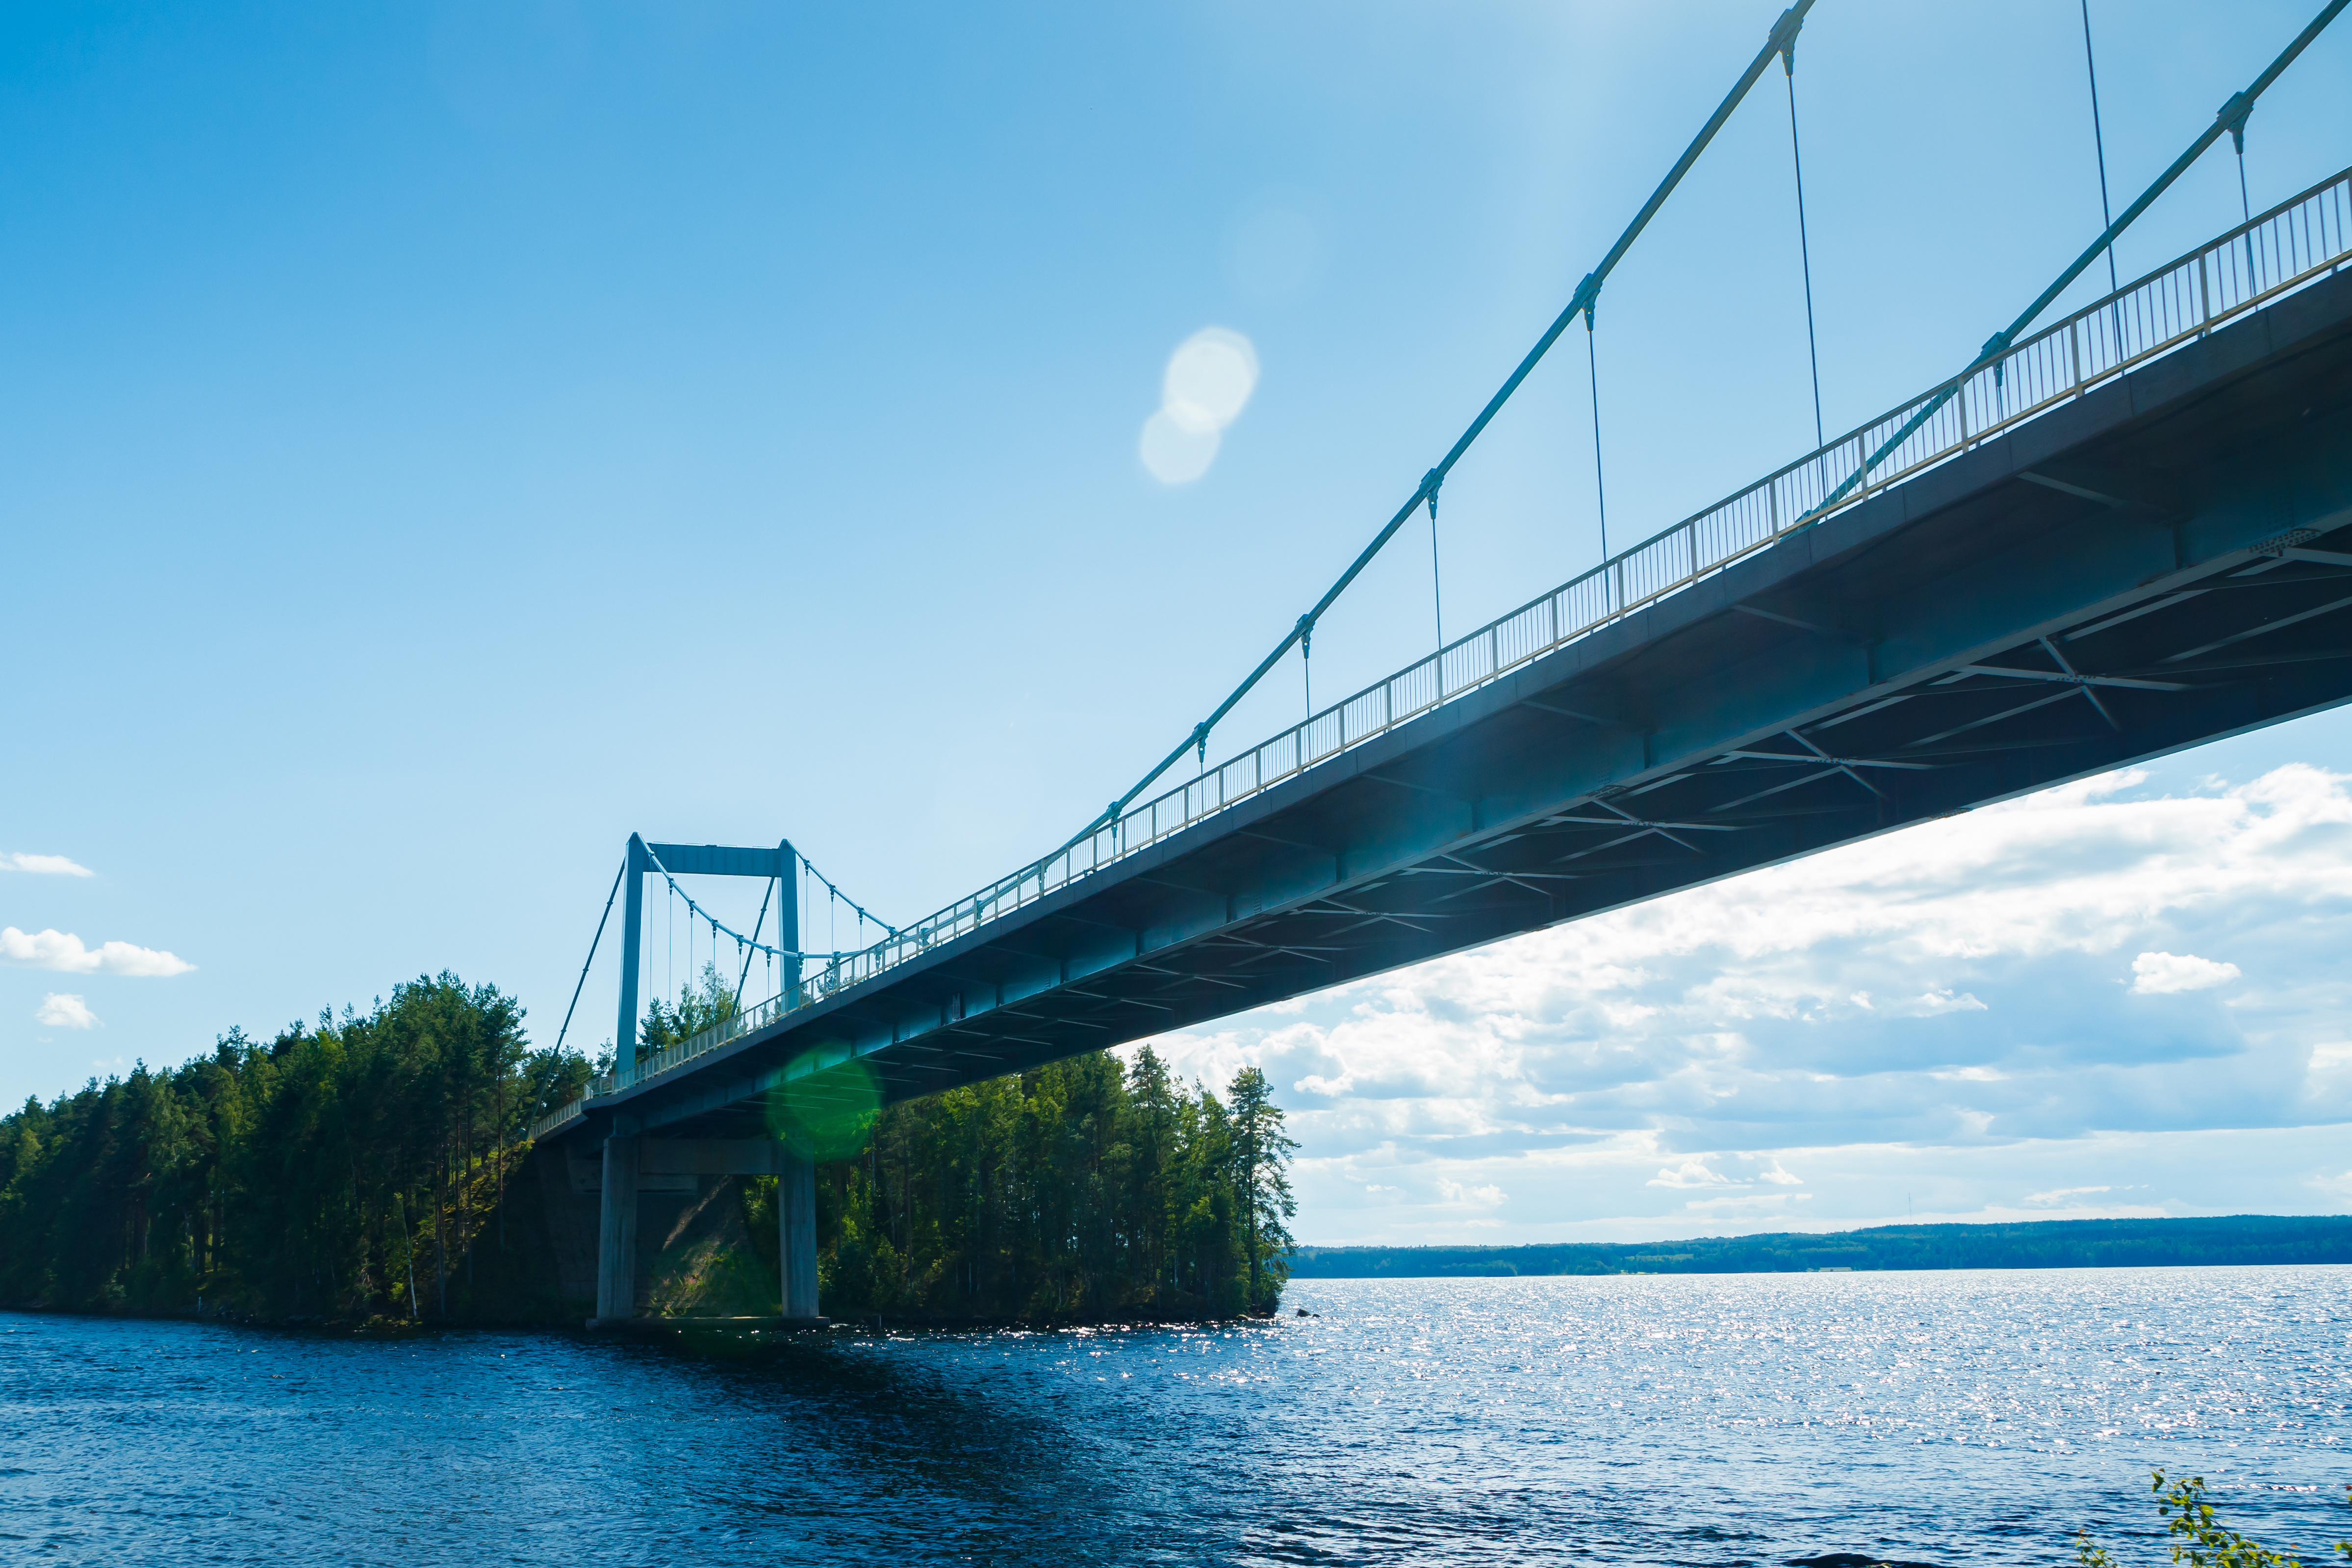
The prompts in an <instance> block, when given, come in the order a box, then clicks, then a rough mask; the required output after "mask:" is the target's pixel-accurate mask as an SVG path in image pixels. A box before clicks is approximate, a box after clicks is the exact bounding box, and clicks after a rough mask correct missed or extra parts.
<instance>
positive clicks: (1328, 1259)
mask: <svg viewBox="0 0 2352 1568" xmlns="http://www.w3.org/2000/svg"><path fill="white" fill-rule="evenodd" d="M2288 1263H2352V1215H2221V1216H2217V1217H2212V1218H2200V1219H2063V1220H2029V1221H2022V1222H2019V1223H2015V1224H2009V1225H1958V1224H1949V1225H1885V1226H1870V1227H1868V1228H1866V1229H1862V1230H1840V1231H1822V1232H1787V1231H1782V1232H1774V1233H1772V1234H1769V1235H1763V1236H1730V1237H1696V1238H1693V1239H1691V1240H1686V1241H1640V1242H1536V1243H1531V1244H1528V1245H1525V1246H1518V1247H1299V1248H1298V1249H1297V1251H1295V1252H1293V1253H1292V1254H1291V1255H1290V1277H1291V1278H1292V1279H1446V1278H1461V1279H1477V1278H1494V1277H1497V1276H1507V1275H1520V1274H1528V1275H1563V1274H1569V1275H1576V1274H1581V1275H1594V1274H1807V1273H1821V1272H1847V1271H1851V1272H1854V1273H1864V1272H1878V1271H1882V1270H1885V1269H1895V1268H2158V1267H2173V1268H2179V1267H2210V1266H2219V1265H2231V1264H2239V1265H2244V1264H2288Z"/></svg>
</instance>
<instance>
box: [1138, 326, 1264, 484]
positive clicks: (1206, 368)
mask: <svg viewBox="0 0 2352 1568" xmlns="http://www.w3.org/2000/svg"><path fill="white" fill-rule="evenodd" d="M1256 390H1257V350H1256V349H1255V348H1253V347H1252V346H1251V345H1250V341H1249V340H1248V339H1247V338H1245V337H1244V336H1242V335H1241V334H1240V333H1239V332H1236V331H1229V330H1228V329H1226V328H1223V327H1203V328H1202V329H1201V330H1200V331H1197V332H1194V333H1193V334H1192V336H1191V337H1189V338H1186V339H1185V340H1184V341H1183V342H1181V343H1179V344H1177V345H1176V352H1175V353H1172V354H1171V355H1169V356H1168V369H1167V371H1166V372H1165V373H1164V374H1162V375H1161V377H1160V411H1159V412H1158V413H1156V414H1154V415H1153V416H1151V417H1150V418H1149V419H1147V420H1145V421H1144V422H1143V436H1142V438H1141V440H1140V442H1139V445H1138V450H1139V455H1140V456H1141V457H1142V458H1143V466H1144V468H1145V469H1146V470H1148V471H1149V472H1150V475H1151V477H1152V478H1153V479H1158V480H1159V481H1160V483H1161V484H1163V485H1181V484H1189V483H1191V482H1192V480H1194V479H1199V478H1200V477H1201V476H1202V474H1205V473H1207V472H1208V471H1209V465H1210V464H1212V463H1213V462H1215V461H1216V460H1217V450H1218V448H1219V447H1221V446H1223V430H1224V428H1225V426H1228V425H1231V424H1232V423H1233V422H1234V420H1235V419H1238V418H1239V417H1241V412H1242V410H1243V409H1244V408H1245V407H1247V406H1248V405H1249V400H1250V395H1251V394H1252V393H1254V392H1255V391H1256Z"/></svg>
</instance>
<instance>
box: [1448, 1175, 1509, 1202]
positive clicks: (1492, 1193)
mask: <svg viewBox="0 0 2352 1568" xmlns="http://www.w3.org/2000/svg"><path fill="white" fill-rule="evenodd" d="M1437 1191H1438V1195H1439V1196H1441V1197H1443V1198H1444V1199H1445V1201H1446V1202H1447V1203H1453V1204H1481V1205H1485V1206H1486V1207H1488V1208H1492V1207H1494V1206H1495V1205H1496V1204H1499V1203H1502V1202H1504V1201H1505V1200H1506V1199H1507V1198H1508V1197H1509V1196H1510V1194H1508V1193H1507V1192H1505V1191H1503V1189H1502V1188H1500V1187H1498V1186H1496V1185H1495V1184H1493V1183H1491V1182H1490V1183H1488V1184H1486V1185H1485V1186H1480V1187H1465V1186H1464V1185H1463V1184H1461V1183H1459V1182H1454V1181H1448V1180H1447V1179H1446V1178H1444V1177H1443V1176H1440V1177H1439V1178H1438V1179H1437Z"/></svg>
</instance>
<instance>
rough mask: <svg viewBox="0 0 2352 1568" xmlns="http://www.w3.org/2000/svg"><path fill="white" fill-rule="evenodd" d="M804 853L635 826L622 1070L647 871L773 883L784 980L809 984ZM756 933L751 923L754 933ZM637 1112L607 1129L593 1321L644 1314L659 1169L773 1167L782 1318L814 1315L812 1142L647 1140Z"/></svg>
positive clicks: (627, 880)
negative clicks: (801, 896) (645, 1191)
mask: <svg viewBox="0 0 2352 1568" xmlns="http://www.w3.org/2000/svg"><path fill="white" fill-rule="evenodd" d="M798 860H799V855H798V852H797V851H795V850H794V849H793V846H792V842H791V840H789V839H784V840H780V841H779V842H778V843H777V845H776V847H774V848H772V849H751V848H742V847H735V846H729V845H718V844H648V843H646V840H645V839H644V838H643V837H640V836H639V835H637V834H635V833H632V834H631V835H629V844H628V851H627V860H626V862H625V866H624V868H623V875H622V879H621V880H622V885H623V889H624V891H625V895H626V899H625V904H624V906H623V909H622V916H621V1003H620V1016H619V1018H618V1020H617V1023H616V1026H615V1028H614V1036H613V1038H614V1063H613V1065H614V1075H615V1076H616V1078H618V1079H619V1080H620V1081H621V1082H623V1083H626V1082H628V1081H630V1079H632V1078H633V1077H634V1076H635V1067H636V1049H637V1044H638V1038H639V1036H638V1024H639V1011H638V997H637V971H638V963H639V960H640V958H641V956H642V943H643V941H644V934H645V879H646V877H648V876H653V875H659V876H661V877H663V878H664V879H669V878H673V877H681V876H698V877H757V878H761V879H765V880H770V881H772V882H774V883H775V896H774V898H773V900H772V901H773V903H774V904H775V906H776V940H775V947H776V949H777V952H779V954H780V955H781V956H782V959H783V965H782V968H783V974H782V981H783V989H784V991H785V992H786V993H787V994H789V993H790V992H792V991H793V990H794V989H796V988H797V987H798V986H799V985H800V983H801V955H800V951H799V949H800V940H801V939H800V904H799V900H797V899H796V898H795V897H794V896H793V872H794V870H795V869H796V866H797V862H798ZM757 936H758V932H757V931H754V932H753V937H754V940H756V939H757ZM641 1133H642V1128H641V1127H640V1125H639V1122H638V1119H637V1118H636V1117H635V1116H632V1115H629V1114H627V1113H625V1112H618V1113H615V1114H614V1116H613V1118H612V1121H611V1124H610V1126H609V1128H608V1129H607V1130H606V1132H605V1136H604V1179H603V1192H602V1194H601V1199H600V1206H599V1210H598V1225H597V1245H596V1316H595V1317H594V1318H593V1319H592V1320H591V1321H590V1326H591V1327H592V1328H593V1327H614V1328H617V1327H619V1326H621V1325H622V1324H624V1323H625V1322H627V1321H630V1320H631V1319H633V1318H635V1315H636V1279H637V1208H638V1197H637V1194H638V1188H639V1184H640V1181H641V1180H642V1179H643V1178H645V1177H647V1176H660V1175H685V1174H691V1175H698V1176H699V1175H728V1176H767V1175H772V1176H775V1177H776V1178H777V1179H778V1183H777V1191H776V1226H777V1240H778V1242H779V1244H780V1247H779V1250H780V1251H781V1253H782V1260H783V1261H782V1276H783V1278H782V1301H783V1318H784V1321H786V1322H787V1323H791V1322H802V1323H816V1322H819V1321H822V1320H821V1319H820V1318H819V1317H818V1316H817V1297H816V1162H815V1156H814V1151H812V1150H810V1149H807V1148H803V1147H800V1146H797V1145H795V1144H793V1143H790V1142H785V1141H783V1140H781V1139H776V1140H758V1139H696V1140H672V1139H647V1138H645V1137H643V1136H642V1135H641Z"/></svg>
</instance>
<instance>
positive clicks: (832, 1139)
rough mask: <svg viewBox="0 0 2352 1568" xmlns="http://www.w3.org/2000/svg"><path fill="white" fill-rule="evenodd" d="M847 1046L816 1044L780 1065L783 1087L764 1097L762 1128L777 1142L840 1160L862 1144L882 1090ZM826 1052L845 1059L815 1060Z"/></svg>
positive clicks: (879, 1107) (876, 1112)
mask: <svg viewBox="0 0 2352 1568" xmlns="http://www.w3.org/2000/svg"><path fill="white" fill-rule="evenodd" d="M848 1050H849V1047H847V1046H846V1045H845V1044H831V1045H824V1046H819V1047H816V1049H814V1050H813V1051H810V1052H808V1053H806V1054H805V1055H803V1056H802V1057H801V1058H799V1059H798V1060H796V1061H794V1062H793V1065H792V1066H791V1067H789V1068H786V1069H785V1072H786V1075H787V1076H786V1078H785V1079H784V1084H783V1087H782V1089H778V1090H777V1091H776V1093H775V1094H773V1095H772V1096H770V1097H769V1100H768V1129H769V1131H772V1132H773V1133H774V1134H775V1135H776V1137H777V1139H778V1140H779V1141H780V1142H785V1143H789V1144H791V1145H792V1146H793V1148H795V1149H798V1150H801V1151H802V1152H805V1153H807V1154H810V1155H812V1156H813V1157H814V1158H816V1159H818V1160H845V1159H847V1158H848V1157H849V1156H850V1155H852V1154H855V1153H856V1152H858V1151H860V1150H862V1149H864V1148H865V1147H866V1139H867V1138H869V1137H870V1136H872V1135H873V1131H874V1122H875V1119H876V1118H877V1117H878V1116H880V1115H881V1113H882V1089H881V1086H880V1085H879V1084H877V1082H875V1080H874V1073H873V1069H871V1068H868V1067H867V1066H866V1064H865V1063H864V1062H862V1061H860V1060H858V1059H857V1058H856V1057H852V1056H848V1055H847V1053H848ZM832 1057H839V1058H845V1059H842V1060H837V1061H835V1062H834V1063H833V1065H831V1066H829V1067H827V1066H816V1065H815V1064H817V1063H820V1062H823V1061H824V1059H825V1058H832ZM803 1064H808V1065H809V1067H810V1068H811V1069H812V1070H806V1071H803Z"/></svg>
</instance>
